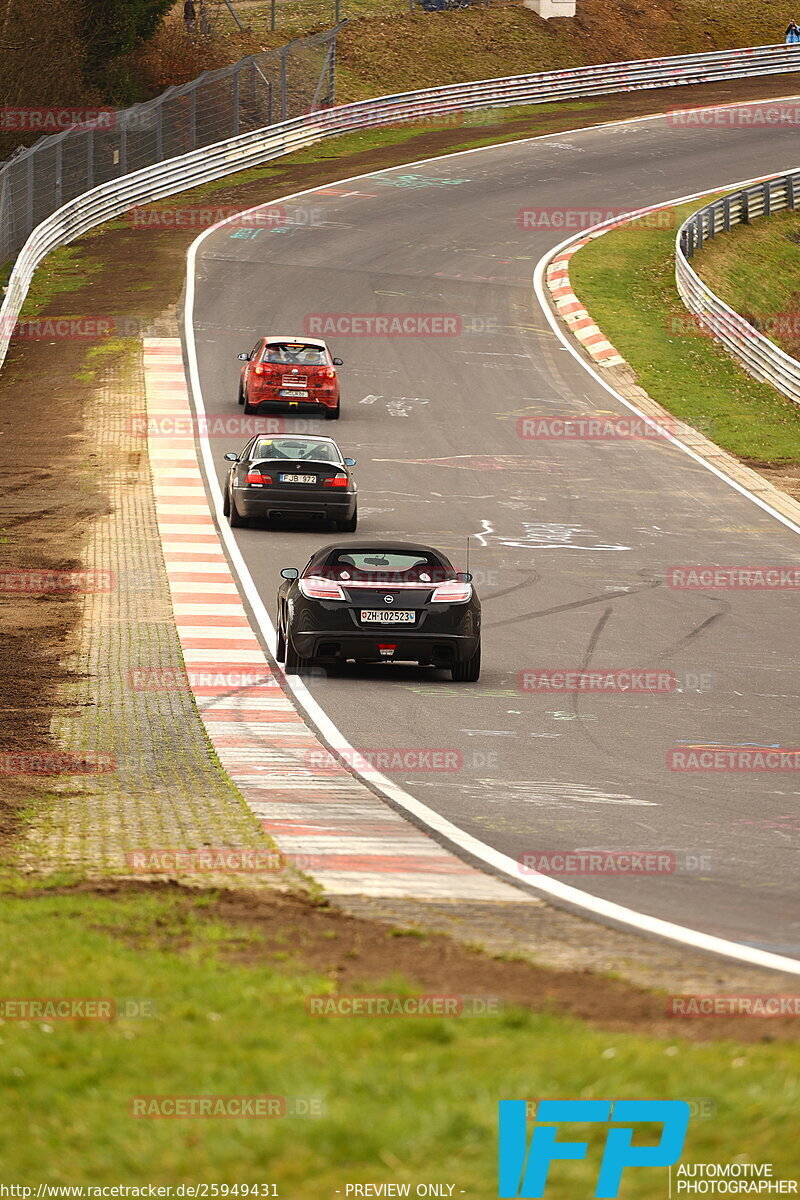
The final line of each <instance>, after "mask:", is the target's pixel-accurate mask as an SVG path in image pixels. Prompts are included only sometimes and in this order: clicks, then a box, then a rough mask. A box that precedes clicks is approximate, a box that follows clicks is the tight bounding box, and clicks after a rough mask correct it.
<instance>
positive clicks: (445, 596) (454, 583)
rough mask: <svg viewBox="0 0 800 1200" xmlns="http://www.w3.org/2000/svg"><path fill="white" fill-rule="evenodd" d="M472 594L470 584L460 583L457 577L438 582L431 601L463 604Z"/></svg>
mask: <svg viewBox="0 0 800 1200" xmlns="http://www.w3.org/2000/svg"><path fill="white" fill-rule="evenodd" d="M471 596H472V584H470V583H462V582H461V581H460V580H459V579H448V580H447V582H446V583H440V584H439V586H438V587H437V588H436V589H435V591H434V593H433V595H432V596H431V602H432V603H434V604H436V603H438V604H465V603H466V601H467V600H469V599H470V598H471Z"/></svg>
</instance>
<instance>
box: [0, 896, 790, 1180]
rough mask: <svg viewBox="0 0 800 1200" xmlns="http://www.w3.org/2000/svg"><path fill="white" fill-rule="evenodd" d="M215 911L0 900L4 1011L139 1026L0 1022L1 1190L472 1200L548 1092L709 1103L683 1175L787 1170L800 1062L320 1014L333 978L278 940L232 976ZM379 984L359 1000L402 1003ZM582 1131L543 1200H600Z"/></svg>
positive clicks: (425, 1020)
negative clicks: (197, 1115) (275, 1105)
mask: <svg viewBox="0 0 800 1200" xmlns="http://www.w3.org/2000/svg"><path fill="white" fill-rule="evenodd" d="M176 891H177V890H176ZM209 903H210V901H209V898H208V897H204V896H201V897H198V898H197V899H195V900H194V901H189V902H188V903H187V901H186V898H185V897H179V896H178V895H175V896H169V895H164V894H159V895H147V894H142V895H137V896H135V897H130V896H117V897H114V898H106V897H102V896H96V895H91V894H75V893H72V894H65V895H61V896H42V897H39V898H33V897H31V898H28V899H8V898H5V899H3V900H0V942H1V943H2V956H3V961H4V963H5V977H4V982H3V992H4V996H5V997H6V999H8V998H10V997H28V998H31V997H41V996H50V997H76V996H83V997H106V998H114V999H115V1000H116V1001H118V1002H120V1003H122V1002H123V1001H124V1002H126V1003H127V1007H128V1010H129V1011H133V1012H145V1013H146V1014H148V1015H142V1016H138V1015H133V1016H130V1017H126V1016H124V1015H123V1016H120V1017H119V1018H118V1019H114V1020H110V1021H99V1020H81V1021H58V1020H49V1021H48V1020H38V1021H28V1022H21V1021H13V1020H8V1019H6V1020H5V1021H4V1023H3V1024H2V1026H0V1041H1V1042H2V1057H1V1058H0V1078H2V1083H3V1100H2V1102H1V1103H2V1112H3V1116H2V1120H1V1121H0V1158H2V1161H3V1164H4V1167H3V1174H4V1179H6V1180H14V1181H19V1182H26V1183H28V1182H31V1181H34V1182H35V1181H44V1182H60V1183H73V1184H75V1183H92V1184H109V1183H119V1182H132V1181H135V1182H145V1181H149V1182H157V1183H180V1182H190V1181H195V1182H199V1181H205V1182H214V1181H217V1182H227V1183H230V1184H234V1183H248V1184H253V1183H255V1182H269V1183H275V1184H277V1185H278V1189H279V1194H280V1195H281V1196H286V1197H298V1198H301V1200H318V1198H319V1197H323V1196H328V1195H330V1196H333V1195H334V1194H335V1191H336V1189H337V1188H342V1187H343V1185H344V1184H345V1183H346V1182H365V1181H374V1182H384V1181H385V1182H411V1183H412V1184H416V1183H417V1182H419V1181H420V1180H439V1181H447V1182H452V1183H454V1184H456V1188H457V1190H456V1193H455V1194H458V1189H459V1188H463V1189H464V1190H465V1193H466V1194H467V1195H470V1196H476V1197H481V1198H482V1200H485V1198H488V1197H491V1196H493V1195H495V1194H496V1181H495V1166H494V1163H495V1142H496V1105H497V1101H498V1099H500V1098H517V1099H518V1098H540V1097H545V1096H550V1097H576V1096H581V1097H584V1098H589V1097H598V1098H604V1097H625V1096H631V1097H645V1096H647V1097H659V1098H680V1099H689V1100H692V1101H700V1100H702V1101H703V1102H704V1104H703V1110H704V1112H706V1113H707V1114H709V1115H706V1116H705V1117H698V1118H697V1119H694V1120H693V1121H692V1122H691V1124H690V1132H689V1138H688V1140H687V1144H686V1150H685V1159H686V1160H687V1161H691V1160H700V1161H705V1162H708V1161H715V1160H725V1159H728V1158H733V1157H734V1156H736V1155H742V1154H745V1155H746V1156H747V1158H748V1159H751V1160H753V1161H760V1160H766V1161H772V1162H774V1163H775V1166H776V1174H781V1173H782V1172H783V1173H788V1172H789V1171H790V1169H791V1167H792V1155H793V1135H792V1129H793V1128H794V1127H795V1123H796V1114H797V1107H798V1104H800V1070H799V1069H798V1068H800V1053H798V1048H797V1046H791V1045H788V1044H787V1043H785V1042H783V1043H775V1044H763V1045H759V1044H751V1045H747V1046H737V1045H735V1044H732V1043H726V1042H720V1043H705V1044H697V1043H692V1042H687V1041H681V1040H678V1037H677V1036H676V1038H674V1039H670V1040H660V1039H655V1038H645V1037H637V1036H633V1035H630V1034H619V1033H614V1034H610V1033H603V1032H602V1031H598V1030H596V1029H591V1028H589V1027H587V1026H586V1025H584V1024H582V1023H581V1022H579V1021H575V1020H571V1019H568V1018H564V1017H559V1016H556V1015H553V1014H548V1013H546V1012H538V1013H534V1012H530V1011H525V1010H523V1009H519V1008H517V1009H508V1010H506V1011H503V1012H501V1013H500V1014H499V1015H494V1016H488V1017H464V1016H462V1017H450V1018H443V1017H442V1018H438V1017H415V1018H411V1017H408V1018H403V1017H392V1018H374V1019H370V1018H340V1017H314V1016H310V1015H307V1013H306V997H307V996H309V995H314V994H320V993H326V992H327V993H330V992H332V991H333V990H334V987H335V985H334V983H333V981H332V980H331V979H330V978H328V977H324V976H320V975H319V974H315V973H314V972H313V971H312V970H310V969H308V968H306V967H305V966H304V965H303V964H302V963H301V962H296V961H294V960H293V955H292V942H291V941H287V944H286V948H285V951H284V952H283V953H273V955H272V956H270V955H268V954H265V955H264V958H263V961H262V962H260V963H259V964H256V965H249V966H241V965H237V962H236V960H237V955H240V954H241V952H242V950H243V948H245V947H246V948H248V950H249V951H250V953H251V954H252V952H253V950H254V946H255V940H254V936H253V935H252V934H250V933H248V932H247V931H244V932H243V931H242V930H241V929H238V930H237V929H232V928H231V927H230V926H229V925H225V924H221V923H219V922H218V921H215V920H214V919H213V917H212V918H211V919H209V914H208V905H209ZM387 974H388V977H387V978H383V979H381V978H376V979H375V981H374V987H372V988H369V989H365V990H369V991H372V992H383V993H386V992H390V993H395V994H400V995H410V994H412V992H413V990H414V989H413V988H412V987H411V986H410V985H409V983H408V982H407V981H404V980H403V979H402V978H397V977H393V976H392V975H391V973H387ZM145 1095H146V1096H153V1095H158V1096H164V1095H192V1096H199V1095H220V1096H232V1095H247V1096H253V1095H272V1096H281V1097H287V1098H289V1103H290V1106H291V1103H292V1100H291V1098H296V1097H300V1098H303V1099H304V1100H305V1101H307V1102H308V1105H309V1106H310V1107H311V1108H312V1111H319V1112H320V1115H318V1116H313V1117H305V1116H296V1117H290V1116H286V1117H280V1118H277V1119H271V1120H270V1119H243V1118H241V1119H240V1118H233V1119H217V1120H214V1119H209V1120H202V1119H200V1120H191V1119H175V1120H168V1119H143V1118H137V1117H133V1116H131V1115H129V1114H130V1104H131V1098H132V1097H136V1096H145ZM300 1107H303V1106H302V1105H301V1106H300ZM20 1117H22V1121H23V1127H24V1136H22V1137H21V1136H20V1135H19V1127H18V1125H19V1120H20ZM585 1133H586V1135H587V1136H588V1139H589V1141H590V1151H589V1160H590V1161H587V1162H586V1163H576V1164H569V1165H567V1164H564V1165H560V1166H558V1168H557V1169H554V1172H553V1179H552V1182H551V1184H550V1186H549V1187H548V1196H552V1197H554V1198H555V1200H575V1198H576V1197H579V1196H580V1197H582V1196H588V1195H592V1194H593V1191H594V1188H593V1182H592V1180H593V1171H596V1168H597V1163H598V1160H599V1153H600V1142H599V1140H598V1139H599V1138H600V1136H601V1134H600V1132H599V1131H598V1130H594V1131H592V1130H591V1129H589V1128H588V1127H587V1129H586V1131H585ZM575 1134H576V1136H577V1135H578V1134H580V1136H581V1137H582V1136H584V1131H581V1130H576V1131H575ZM622 1194H623V1195H624V1197H626V1198H627V1200H650V1198H651V1197H654V1196H661V1195H666V1178H665V1172H657V1173H656V1172H649V1171H640V1172H630V1175H629V1178H627V1179H626V1181H625V1185H624V1192H623V1193H622Z"/></svg>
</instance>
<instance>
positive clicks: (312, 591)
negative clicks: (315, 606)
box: [300, 575, 346, 600]
mask: <svg viewBox="0 0 800 1200" xmlns="http://www.w3.org/2000/svg"><path fill="white" fill-rule="evenodd" d="M300 591H301V592H302V594H303V595H304V596H305V597H306V599H307V600H345V599H346V596H345V594H344V592H343V591H342V589H341V588H340V587H339V584H338V583H335V582H334V581H333V580H332V579H320V578H319V576H317V575H308V576H307V577H306V578H305V579H301V580H300Z"/></svg>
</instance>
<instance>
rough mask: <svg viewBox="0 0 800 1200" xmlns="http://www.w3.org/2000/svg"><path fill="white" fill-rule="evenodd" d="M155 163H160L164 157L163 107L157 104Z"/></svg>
mask: <svg viewBox="0 0 800 1200" xmlns="http://www.w3.org/2000/svg"><path fill="white" fill-rule="evenodd" d="M156 113H157V114H158V115H157V117H156V162H161V160H162V159H163V157H164V105H163V104H159V105H158V107H157V108H156Z"/></svg>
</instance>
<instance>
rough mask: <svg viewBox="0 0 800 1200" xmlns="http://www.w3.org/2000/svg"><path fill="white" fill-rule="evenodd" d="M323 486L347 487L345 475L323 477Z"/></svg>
mask: <svg viewBox="0 0 800 1200" xmlns="http://www.w3.org/2000/svg"><path fill="white" fill-rule="evenodd" d="M322 486H323V487H347V476H346V475H331V477H330V479H323V481H322Z"/></svg>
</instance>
